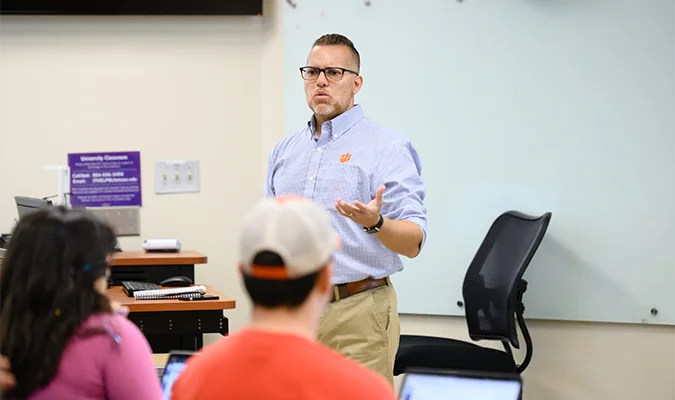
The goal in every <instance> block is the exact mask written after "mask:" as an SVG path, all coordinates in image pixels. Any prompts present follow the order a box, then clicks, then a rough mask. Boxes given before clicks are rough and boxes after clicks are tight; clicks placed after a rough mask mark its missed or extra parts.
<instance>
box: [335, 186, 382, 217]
mask: <svg viewBox="0 0 675 400" xmlns="http://www.w3.org/2000/svg"><path fill="white" fill-rule="evenodd" d="M383 192H384V185H382V186H380V187H378V188H377V191H376V192H375V198H374V199H373V200H371V201H370V203H368V204H363V203H361V202H360V201H358V200H356V201H354V204H349V203H347V202H345V201H343V200H341V199H337V201H336V202H335V209H336V210H337V211H338V212H339V213H340V215H342V216H344V217H347V218H349V219H351V220H352V221H354V222H355V223H357V224H359V225H361V226H365V227H366V228H370V227H372V226H375V225H377V223H378V222H379V221H380V210H382V193H383Z"/></svg>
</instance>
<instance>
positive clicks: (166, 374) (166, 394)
mask: <svg viewBox="0 0 675 400" xmlns="http://www.w3.org/2000/svg"><path fill="white" fill-rule="evenodd" d="M193 354H195V353H194V352H192V351H176V350H174V351H171V352H169V357H168V358H167V359H166V364H165V365H164V370H163V371H162V376H161V377H160V382H161V384H162V398H163V399H164V400H170V399H171V389H173V384H174V383H175V382H176V380H177V379H178V376H179V375H180V373H181V372H183V368H185V365H186V363H187V360H188V358H190V357H191V356H192V355H193Z"/></svg>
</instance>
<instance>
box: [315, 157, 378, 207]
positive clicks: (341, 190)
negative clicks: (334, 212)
mask: <svg viewBox="0 0 675 400" xmlns="http://www.w3.org/2000/svg"><path fill="white" fill-rule="evenodd" d="M316 184H317V187H316V191H315V196H314V200H315V201H316V202H318V203H319V204H321V205H322V206H324V207H325V208H327V209H333V208H335V201H336V200H337V199H342V200H344V201H346V202H348V203H353V202H354V200H359V201H361V202H363V203H366V204H368V202H369V201H370V200H371V199H370V194H369V193H370V190H369V186H370V185H369V184H368V177H367V175H366V173H365V172H364V171H363V170H362V169H361V168H360V167H359V166H358V165H350V164H344V163H340V164H333V165H331V166H330V167H329V168H326V169H325V173H324V175H323V176H320V177H319V179H318V180H317V183H316Z"/></svg>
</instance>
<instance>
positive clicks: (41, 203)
mask: <svg viewBox="0 0 675 400" xmlns="http://www.w3.org/2000/svg"><path fill="white" fill-rule="evenodd" d="M14 201H15V202H16V209H17V211H18V213H19V219H21V218H23V217H25V216H26V215H30V214H32V213H34V212H37V211H38V210H40V209H42V208H46V207H51V206H53V203H52V201H51V200H48V199H37V198H34V197H26V196H14Z"/></svg>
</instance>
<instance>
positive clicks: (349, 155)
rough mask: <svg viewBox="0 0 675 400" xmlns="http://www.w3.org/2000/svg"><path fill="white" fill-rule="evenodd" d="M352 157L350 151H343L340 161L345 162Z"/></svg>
mask: <svg viewBox="0 0 675 400" xmlns="http://www.w3.org/2000/svg"><path fill="white" fill-rule="evenodd" d="M351 159H352V153H345V154H343V155H341V156H340V162H341V163H346V162H347V161H349V160H351Z"/></svg>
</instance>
